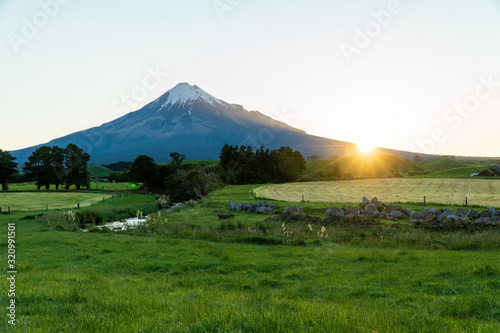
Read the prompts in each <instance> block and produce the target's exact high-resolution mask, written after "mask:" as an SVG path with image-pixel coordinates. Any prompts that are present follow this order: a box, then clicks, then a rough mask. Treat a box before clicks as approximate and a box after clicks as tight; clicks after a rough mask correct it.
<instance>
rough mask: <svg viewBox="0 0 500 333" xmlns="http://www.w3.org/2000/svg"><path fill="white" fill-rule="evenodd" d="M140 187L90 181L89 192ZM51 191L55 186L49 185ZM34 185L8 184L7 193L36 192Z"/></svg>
mask: <svg viewBox="0 0 500 333" xmlns="http://www.w3.org/2000/svg"><path fill="white" fill-rule="evenodd" d="M140 186H141V183H139V184H137V185H133V184H131V183H108V182H95V181H92V182H91V183H90V189H91V190H99V191H134V190H138V189H139V188H140ZM63 188H64V186H63V185H61V186H59V189H60V190H62V189H63ZM49 189H50V190H51V191H55V189H56V187H55V185H51V186H50V188H49ZM75 189H76V187H75V185H72V186H71V187H70V190H75ZM36 190H37V187H36V183H35V182H28V183H14V184H9V191H36ZM43 190H45V187H42V191H43Z"/></svg>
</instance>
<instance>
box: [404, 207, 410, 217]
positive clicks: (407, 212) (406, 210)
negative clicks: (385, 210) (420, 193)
mask: <svg viewBox="0 0 500 333" xmlns="http://www.w3.org/2000/svg"><path fill="white" fill-rule="evenodd" d="M404 213H405V215H406V216H410V215H411V209H410V208H405V210H404Z"/></svg>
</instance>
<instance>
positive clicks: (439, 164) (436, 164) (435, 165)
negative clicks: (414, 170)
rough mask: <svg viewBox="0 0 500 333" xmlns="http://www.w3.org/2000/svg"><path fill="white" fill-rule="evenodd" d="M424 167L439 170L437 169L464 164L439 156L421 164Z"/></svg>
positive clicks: (452, 167) (458, 166)
mask: <svg viewBox="0 0 500 333" xmlns="http://www.w3.org/2000/svg"><path fill="white" fill-rule="evenodd" d="M422 166H423V167H424V168H426V169H427V170H431V171H439V170H446V169H455V168H461V167H464V166H466V164H465V163H463V162H460V161H457V160H454V159H452V158H441V159H439V160H436V161H432V162H427V163H424V164H422Z"/></svg>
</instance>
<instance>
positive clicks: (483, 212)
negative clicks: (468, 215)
mask: <svg viewBox="0 0 500 333" xmlns="http://www.w3.org/2000/svg"><path fill="white" fill-rule="evenodd" d="M479 217H486V218H489V217H490V213H489V212H488V211H487V210H483V211H482V212H480V213H479Z"/></svg>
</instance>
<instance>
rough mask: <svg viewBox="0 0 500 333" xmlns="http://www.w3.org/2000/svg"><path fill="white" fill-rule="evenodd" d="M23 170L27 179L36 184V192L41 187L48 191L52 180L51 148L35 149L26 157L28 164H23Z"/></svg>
mask: <svg viewBox="0 0 500 333" xmlns="http://www.w3.org/2000/svg"><path fill="white" fill-rule="evenodd" d="M23 170H25V171H26V173H27V176H28V179H30V180H34V181H35V182H36V186H37V188H38V190H40V188H41V187H42V186H45V189H47V190H48V189H49V188H50V184H51V182H52V180H53V179H54V170H53V168H52V154H51V148H50V147H49V146H41V147H39V148H37V149H36V150H35V151H34V152H33V153H32V154H31V156H30V157H28V162H26V163H24V167H23Z"/></svg>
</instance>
